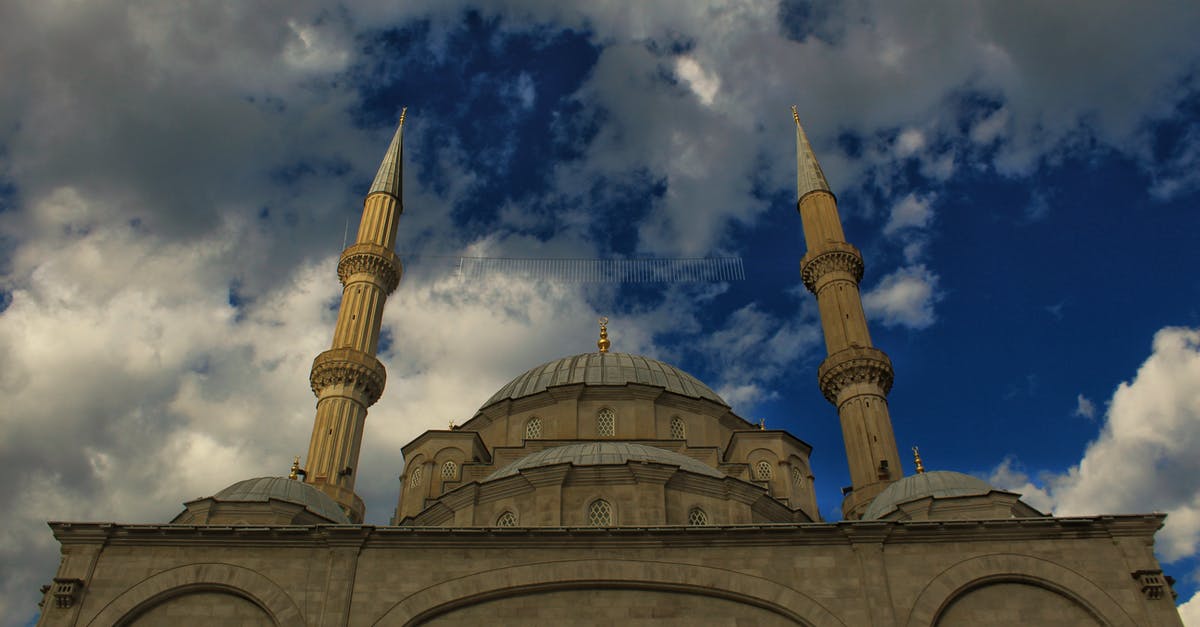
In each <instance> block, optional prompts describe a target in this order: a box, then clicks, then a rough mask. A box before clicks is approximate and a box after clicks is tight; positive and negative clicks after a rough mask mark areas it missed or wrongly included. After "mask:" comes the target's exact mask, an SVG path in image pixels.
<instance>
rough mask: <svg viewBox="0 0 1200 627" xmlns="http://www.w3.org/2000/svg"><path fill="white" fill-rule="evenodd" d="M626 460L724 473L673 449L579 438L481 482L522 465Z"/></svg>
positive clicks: (716, 474) (700, 472) (597, 463)
mask: <svg viewBox="0 0 1200 627" xmlns="http://www.w3.org/2000/svg"><path fill="white" fill-rule="evenodd" d="M628 461H639V462H654V463H658V464H667V465H669V466H678V467H679V468H680V470H686V471H688V472H694V473H696V474H698V475H708V476H709V477H716V478H718V479H722V478H724V477H725V475H724V474H723V473H722V472H721V471H719V470H717V469H716V468H713V467H712V466H709V465H708V464H706V463H704V462H702V461H700V460H698V459H693V458H691V457H688V456H687V455H683V454H681V453H676V452H673V451H668V450H666V449H661V448H657V447H654V446H645V445H642V444H633V443H630V442H580V443H578V444H568V445H566V446H556V447H554V448H548V449H544V450H541V451H538V452H536V453H533V454H532V455H527V456H525V457H522V458H521V459H518V460H517V461H515V462H513V463H511V464H509V465H507V466H505V467H504V468H501V469H500V470H497V471H496V472H493V473H492V474H490V475H488V477H487V479H484V482H487V481H492V480H495V479H502V478H504V477H511V476H512V475H515V474H517V473H518V472H520V471H521V470H522V469H526V468H537V467H539V466H553V465H554V464H572V465H575V466H603V465H609V464H612V465H620V464H624V463H625V462H628Z"/></svg>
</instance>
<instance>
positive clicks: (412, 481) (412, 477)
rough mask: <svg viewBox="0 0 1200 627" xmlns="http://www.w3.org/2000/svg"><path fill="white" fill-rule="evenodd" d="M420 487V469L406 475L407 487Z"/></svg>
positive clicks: (414, 469) (417, 468)
mask: <svg viewBox="0 0 1200 627" xmlns="http://www.w3.org/2000/svg"><path fill="white" fill-rule="evenodd" d="M419 485H421V467H420V466H417V467H416V468H413V470H412V473H411V474H409V475H408V487H410V488H415V487H417V486H419Z"/></svg>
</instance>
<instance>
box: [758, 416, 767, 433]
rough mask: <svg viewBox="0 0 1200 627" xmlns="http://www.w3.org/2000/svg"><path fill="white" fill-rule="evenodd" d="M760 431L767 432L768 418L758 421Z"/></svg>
mask: <svg viewBox="0 0 1200 627" xmlns="http://www.w3.org/2000/svg"><path fill="white" fill-rule="evenodd" d="M758 430H759V431H766V430H767V419H766V418H759V419H758Z"/></svg>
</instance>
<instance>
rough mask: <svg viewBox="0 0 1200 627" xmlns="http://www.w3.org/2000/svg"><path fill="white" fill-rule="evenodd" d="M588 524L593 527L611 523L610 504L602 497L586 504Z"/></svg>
mask: <svg viewBox="0 0 1200 627" xmlns="http://www.w3.org/2000/svg"><path fill="white" fill-rule="evenodd" d="M588 524H589V525H591V526H593V527H611V526H612V524H613V513H612V505H609V504H608V501H605V500H604V499H598V500H595V501H592V504H591V505H589V506H588Z"/></svg>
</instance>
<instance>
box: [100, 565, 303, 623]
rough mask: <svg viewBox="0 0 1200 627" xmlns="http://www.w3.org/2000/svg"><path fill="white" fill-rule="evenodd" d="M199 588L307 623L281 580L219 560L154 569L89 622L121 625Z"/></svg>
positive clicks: (276, 617)
mask: <svg viewBox="0 0 1200 627" xmlns="http://www.w3.org/2000/svg"><path fill="white" fill-rule="evenodd" d="M198 590H218V591H221V592H226V593H229V594H235V595H237V596H240V597H242V598H244V599H246V600H248V601H250V602H252V603H254V604H255V605H257V606H259V607H260V608H262V610H263V611H264V612H266V613H267V615H268V616H270V617H271V619H272V620H274V621H275V624H276V625H279V626H280V627H292V626H293V625H295V626H297V627H299V626H301V625H304V618H303V615H302V614H301V613H300V607H299V606H297V605H296V602H295V601H294V600H292V597H291V596H289V595H288V593H287V591H285V590H284V589H283V588H282V587H280V586H279V584H277V583H275V582H274V581H272V580H270V579H268V578H267V577H266V576H264V575H263V574H261V573H259V572H257V571H253V570H250V569H249V568H244V567H241V566H234V565H233V564H223V563H219V562H210V563H201V564H188V565H186V566H178V567H176V568H172V569H170V570H164V571H162V572H160V573H155V574H153V575H151V576H149V577H147V578H145V579H143V580H142V581H140V582H138V583H137V584H134V585H133V586H132V587H130V588H129V589H128V590H126V591H125V592H122V593H121V594H119V595H117V597H116V598H115V599H113V600H112V601H110V602H109V603H108V605H106V606H104V608H103V609H101V610H100V613H98V614H96V616H95V618H93V619H92V620H91V621H90V622H89V623H88V625H96V626H97V627H99V626H101V625H120V624H124V623H125V621H127V620H129V619H131V618H134V617H136V616H137V614H138V613H140V612H142V611H143V610H146V609H149V608H150V607H151V606H153V605H156V604H158V603H161V602H163V601H165V600H167V599H169V598H171V597H174V596H177V595H181V594H187V593H189V592H195V591H198Z"/></svg>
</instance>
